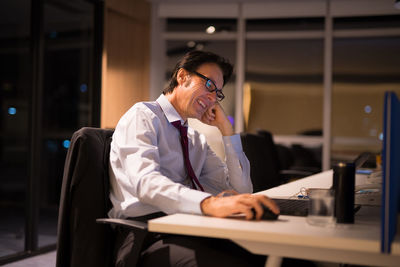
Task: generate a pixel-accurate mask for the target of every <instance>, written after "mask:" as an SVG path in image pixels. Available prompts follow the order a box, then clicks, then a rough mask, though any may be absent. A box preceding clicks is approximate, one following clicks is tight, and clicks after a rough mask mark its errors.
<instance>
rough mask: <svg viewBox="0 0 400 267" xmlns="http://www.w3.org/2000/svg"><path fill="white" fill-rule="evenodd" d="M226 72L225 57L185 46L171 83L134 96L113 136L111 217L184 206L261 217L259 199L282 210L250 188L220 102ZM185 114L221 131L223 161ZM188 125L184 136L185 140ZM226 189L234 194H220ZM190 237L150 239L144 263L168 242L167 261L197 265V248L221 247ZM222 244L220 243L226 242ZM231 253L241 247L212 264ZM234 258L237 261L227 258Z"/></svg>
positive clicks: (186, 210) (211, 212) (247, 168)
mask: <svg viewBox="0 0 400 267" xmlns="http://www.w3.org/2000/svg"><path fill="white" fill-rule="evenodd" d="M231 74H232V65H231V64H230V63H229V62H227V61H226V60H225V59H223V58H221V57H219V56H217V55H215V54H213V53H209V52H202V51H192V52H189V53H187V54H186V55H185V56H184V57H183V58H182V59H181V60H180V61H179V62H178V63H177V65H176V67H175V69H174V72H173V75H172V78H171V80H170V83H169V85H168V87H167V88H166V89H165V90H164V91H163V94H162V95H161V96H160V97H159V98H158V99H157V100H156V101H155V102H141V103H137V104H135V105H134V106H133V107H132V108H131V109H130V110H129V111H128V112H127V113H126V114H124V115H123V116H122V118H121V119H120V121H119V122H118V125H117V127H116V129H115V132H114V135H113V141H112V143H111V152H110V166H111V168H110V182H111V193H110V198H111V201H112V204H113V208H112V210H111V211H110V213H109V215H110V217H116V218H129V217H135V218H145V219H148V218H152V217H154V216H158V215H159V214H160V212H162V213H165V214H172V213H177V212H181V213H192V214H199V215H200V214H204V215H209V216H216V217H227V216H230V215H234V214H238V213H242V214H244V216H245V218H246V219H260V218H261V216H262V213H263V209H262V205H265V206H267V207H269V208H270V209H271V210H272V211H273V212H274V213H279V209H278V207H277V206H276V204H275V203H274V202H273V201H272V200H270V199H269V198H267V197H265V196H262V195H252V194H250V193H251V192H252V184H251V180H250V165H249V162H248V160H247V158H246V156H245V154H244V153H243V150H242V146H241V142H240V136H239V135H238V134H234V131H233V128H232V125H231V124H230V122H229V120H228V118H227V116H226V115H225V113H224V111H223V109H222V107H221V106H220V104H219V103H218V101H221V100H222V99H223V98H224V94H223V92H222V87H223V86H224V84H226V82H227V81H228V80H229V78H230V76H231ZM188 118H196V119H198V120H200V121H202V122H203V123H206V124H208V125H212V126H216V127H217V128H218V129H219V130H220V132H221V134H222V136H223V143H224V148H225V154H226V160H225V162H224V161H221V160H220V158H219V157H218V156H217V155H216V154H215V153H214V152H213V151H212V150H211V149H210V147H209V146H208V145H207V142H206V140H205V137H204V136H203V135H201V134H199V133H198V132H196V131H194V130H193V129H191V128H189V129H187V130H186V129H185V128H184V127H186V125H187V119H188ZM186 131H187V137H188V139H187V140H186V141H184V140H185V137H184V136H185V135H186ZM185 150H186V152H188V154H189V156H188V157H187V156H185ZM226 190H230V192H237V193H234V194H233V195H230V196H226V197H221V194H223V193H224V192H226ZM177 239H178V240H177ZM189 239H190V237H177V236H174V237H173V238H171V236H169V241H168V242H165V241H157V240H154V241H157V242H158V243H157V242H154V243H155V244H154V245H153V246H150V247H149V249H148V250H147V251H144V252H143V258H144V260H143V262H142V265H146V264H147V265H148V266H151V264H155V263H154V262H152V259H155V258H157V259H160V257H159V256H160V255H161V254H162V253H161V252H160V251H164V250H163V249H164V248H165V246H166V244H167V243H168V244H169V245H170V247H169V249H168V251H170V253H169V255H168V256H167V257H168V261H169V262H170V264H171V265H178V262H182V261H183V262H187V263H188V265H190V266H199V265H202V264H201V261H202V260H199V255H195V254H196V253H197V254H201V253H200V252H199V251H206V253H205V254H207V253H208V254H209V253H214V252H215V250H218V249H216V248H213V249H212V250H210V247H211V246H210V244H211V242H214V244H215V243H217V241H215V240H213V241H211V242H210V241H209V240H207V239H199V238H192V239H190V241H188V240H189ZM182 240H183V241H182ZM205 240H206V241H205ZM163 242H164V243H163ZM188 242H189V243H190V244H189V243H188ZM156 243H157V244H156ZM226 243H227V242H226ZM226 243H225V245H224V246H231V245H227V244H226ZM171 244H173V247H172V248H171ZM189 247H190V249H188V248H189ZM235 249H237V248H235ZM239 249H240V248H239ZM207 250H208V252H207ZM194 252H195V253H194ZM224 253H225V252H221V254H219V255H222V254H224ZM225 254H226V253H225ZM244 254H245V253H244ZM151 255H153V256H152V257H150V256H151ZM154 255H157V256H158V257H154ZM227 255H228V254H227ZM233 255H242V254H241V252H237V253H236V252H233V253H229V255H228V256H229V257H227V259H225V258H224V257H222V256H221V257H219V256H218V259H212V263H215V264H216V265H218V261H219V260H223V261H224V263H225V264H224V265H226V263H227V262H226V260H231V259H234V257H233ZM247 256H248V255H246V256H245V257H247ZM244 262H245V261H244ZM238 263H240V260H233V261H232V264H238ZM157 264H159V263H157ZM191 264H193V265H191ZM207 264H208V265H209V264H210V263H207ZM157 266H160V265H157ZM168 266H170V265H168Z"/></svg>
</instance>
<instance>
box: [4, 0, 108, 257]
mask: <svg viewBox="0 0 400 267" xmlns="http://www.w3.org/2000/svg"><path fill="white" fill-rule="evenodd" d="M103 6H104V5H103V2H102V1H89V0H69V1H63V0H2V1H0V107H1V115H0V177H1V179H0V214H1V219H0V265H2V264H3V263H6V262H9V261H12V260H14V259H16V258H23V257H26V256H28V255H31V254H35V253H39V252H42V251H45V250H52V249H54V248H55V243H56V233H57V212H58V202H59V197H60V188H61V181H62V174H63V173H62V172H63V166H64V159H65V155H66V152H67V149H68V145H69V139H70V138H71V135H72V133H73V132H74V131H76V130H77V129H79V128H80V127H82V126H99V123H100V81H101V79H100V75H101V74H100V71H101V68H100V67H101V64H100V62H101V53H100V51H101V47H100V46H101V44H102V41H101V40H102V36H101V32H102V14H103Z"/></svg>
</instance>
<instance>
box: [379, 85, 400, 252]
mask: <svg viewBox="0 0 400 267" xmlns="http://www.w3.org/2000/svg"><path fill="white" fill-rule="evenodd" d="M399 163H400V102H399V99H398V97H397V96H396V94H395V93H394V92H386V93H385V102H384V115H383V149H382V173H383V180H382V211H381V216H382V218H381V252H383V253H390V251H391V244H392V241H393V239H394V237H395V234H396V228H397V214H398V212H399V207H400V206H399V201H400V164H399Z"/></svg>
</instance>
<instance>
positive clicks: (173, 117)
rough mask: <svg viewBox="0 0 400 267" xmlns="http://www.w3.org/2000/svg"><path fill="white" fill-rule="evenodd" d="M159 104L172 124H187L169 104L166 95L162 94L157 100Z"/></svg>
mask: <svg viewBox="0 0 400 267" xmlns="http://www.w3.org/2000/svg"><path fill="white" fill-rule="evenodd" d="M156 101H157V103H158V104H159V105H160V107H161V109H162V110H163V112H164V114H165V117H167V120H168V121H169V122H170V123H171V122H173V121H178V120H179V121H181V124H182V125H186V124H187V122H186V121H184V120H183V119H182V117H181V116H180V115H179V113H178V111H176V109H175V108H174V106H172V104H171V102H169V100H168V98H167V97H166V96H165V95H164V94H161V95H160V96H159V97H158V98H157V100H156Z"/></svg>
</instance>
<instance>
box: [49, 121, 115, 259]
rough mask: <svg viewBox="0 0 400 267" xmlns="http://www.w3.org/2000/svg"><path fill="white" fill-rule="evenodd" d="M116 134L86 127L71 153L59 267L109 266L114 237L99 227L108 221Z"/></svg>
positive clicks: (62, 208)
mask: <svg viewBox="0 0 400 267" xmlns="http://www.w3.org/2000/svg"><path fill="white" fill-rule="evenodd" d="M112 134H113V130H106V129H99V128H90V127H84V128H82V129H80V130H78V131H76V132H75V133H74V134H73V136H72V139H71V143H70V147H69V149H68V153H67V157H66V161H65V166H64V176H63V182H62V189H61V198H60V208H59V218H58V237H57V238H58V240H57V260H56V266H57V267H64V266H68V267H72V266H73V267H78V266H85V267H89V266H96V267H99V266H110V263H111V257H112V247H113V236H112V230H111V228H110V227H105V226H104V225H100V224H97V223H96V219H97V218H104V217H107V212H108V211H109V210H110V208H111V203H110V199H109V174H108V168H109V167H108V166H109V165H108V161H109V154H110V143H111V138H112Z"/></svg>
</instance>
